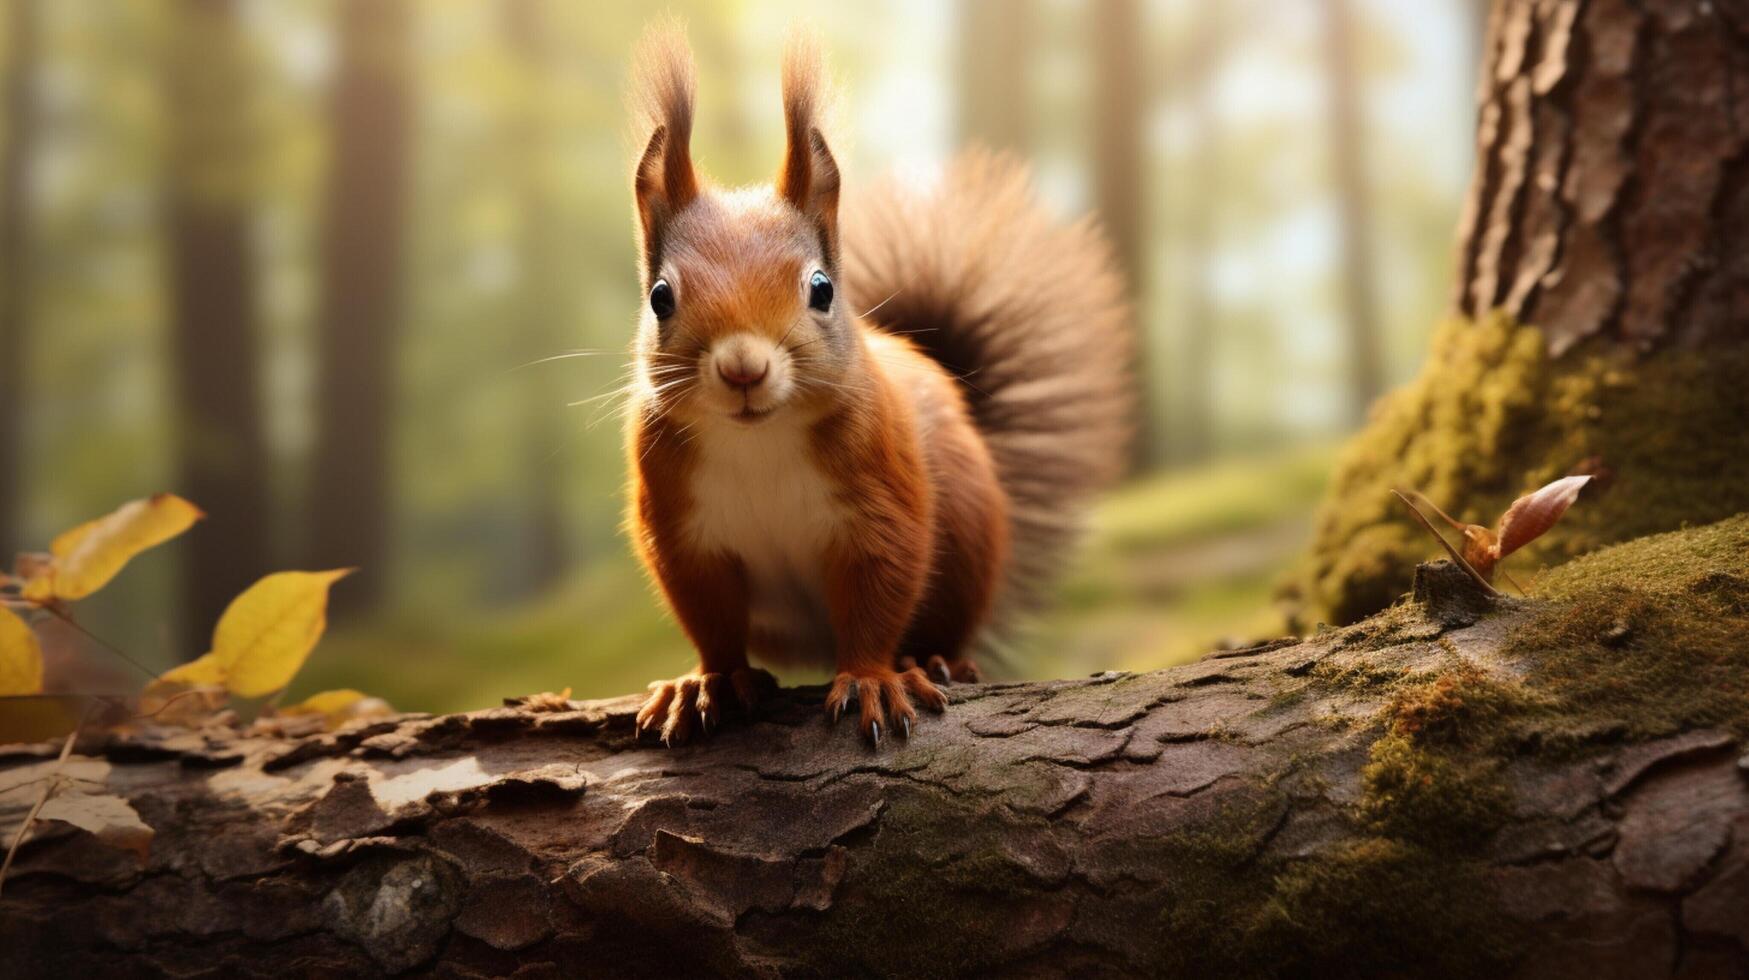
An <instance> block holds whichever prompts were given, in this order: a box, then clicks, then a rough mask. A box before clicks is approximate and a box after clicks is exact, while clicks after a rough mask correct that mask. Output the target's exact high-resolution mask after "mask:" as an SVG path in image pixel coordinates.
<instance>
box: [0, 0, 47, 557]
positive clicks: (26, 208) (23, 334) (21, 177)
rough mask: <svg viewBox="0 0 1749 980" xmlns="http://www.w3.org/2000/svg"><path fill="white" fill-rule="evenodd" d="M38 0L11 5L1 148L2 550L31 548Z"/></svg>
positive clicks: (9, 552)
mask: <svg viewBox="0 0 1749 980" xmlns="http://www.w3.org/2000/svg"><path fill="white" fill-rule="evenodd" d="M37 43H38V42H37V5H36V0H9V2H8V3H7V9H6V55H5V57H6V76H5V81H4V82H3V83H0V84H3V85H4V88H5V93H4V96H3V97H4V99H5V106H6V122H5V125H6V130H5V143H4V146H3V148H0V556H10V555H12V554H14V553H16V552H18V551H22V550H24V537H23V528H22V524H23V520H24V472H23V470H24V390H25V385H26V384H27V383H28V380H29V379H28V375H27V373H26V365H27V364H28V362H29V357H30V348H29V344H28V341H29V331H30V281H31V280H30V192H31V184H30V164H31V157H32V155H33V152H34V147H35V143H36V139H35V136H36V104H35V94H34V91H33V89H34V85H35V79H36V49H37Z"/></svg>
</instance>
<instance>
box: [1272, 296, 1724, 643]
mask: <svg viewBox="0 0 1749 980" xmlns="http://www.w3.org/2000/svg"><path fill="white" fill-rule="evenodd" d="M1746 376H1749V350H1744V351H1717V350H1713V351H1706V352H1695V351H1684V350H1678V349H1675V348H1667V349H1663V350H1660V351H1658V352H1655V353H1653V354H1650V355H1646V356H1644V357H1639V358H1637V359H1634V358H1633V356H1632V355H1631V354H1629V353H1627V352H1625V351H1622V350H1617V349H1614V348H1610V349H1605V348H1604V346H1603V345H1601V344H1594V345H1590V346H1584V347H1580V348H1577V349H1575V350H1572V351H1569V352H1567V353H1566V354H1565V355H1564V356H1562V357H1560V358H1558V359H1554V358H1550V357H1549V356H1548V354H1547V353H1546V349H1545V344H1544V339H1543V335H1542V333H1541V332H1540V331H1539V330H1537V329H1535V328H1534V327H1527V326H1520V325H1518V324H1515V323H1513V322H1511V321H1510V320H1509V319H1507V318H1505V317H1501V316H1492V317H1489V318H1487V319H1485V320H1482V321H1479V322H1476V323H1468V322H1453V323H1449V324H1447V325H1445V326H1444V327H1443V328H1442V329H1441V330H1440V331H1439V332H1438V334H1437V335H1436V336H1435V338H1434V342H1433V350H1432V352H1431V353H1430V355H1429V357H1428V360H1427V367H1426V369H1425V370H1424V371H1423V373H1422V375H1421V376H1420V377H1419V378H1418V379H1416V380H1415V381H1413V382H1411V383H1410V384H1409V385H1407V386H1405V387H1404V388H1402V389H1400V390H1398V391H1395V392H1393V393H1392V394H1390V395H1389V396H1387V397H1386V398H1385V399H1383V400H1381V401H1380V403H1379V404H1378V406H1377V407H1376V408H1375V410H1374V412H1373V416H1372V418H1371V420H1370V421H1369V422H1368V424H1367V426H1366V428H1365V429H1364V430H1363V431H1362V432H1361V433H1360V434H1358V435H1357V436H1355V438H1354V439H1353V440H1352V441H1351V442H1350V443H1349V445H1348V446H1347V447H1346V449H1345V450H1344V453H1343V456H1342V458H1341V459H1340V460H1339V462H1338V464H1337V467H1336V471H1335V474H1334V475H1333V477H1332V479H1331V486H1330V491H1329V493H1328V494H1327V495H1326V497H1325V501H1324V504H1323V506H1322V508H1321V510H1320V513H1319V516H1318V519H1317V522H1316V529H1315V534H1314V541H1313V545H1312V548H1311V551H1310V554H1309V555H1308V558H1307V560H1306V561H1305V562H1304V564H1303V565H1302V567H1301V568H1300V569H1299V571H1298V572H1297V573H1296V574H1295V575H1294V576H1293V578H1292V580H1291V581H1290V582H1289V583H1288V585H1287V589H1286V591H1287V592H1288V593H1289V594H1290V597H1292V598H1293V599H1294V600H1295V602H1296V603H1297V604H1298V605H1299V607H1300V610H1301V616H1302V618H1303V619H1306V620H1308V621H1309V620H1315V619H1320V618H1322V619H1327V620H1329V621H1331V622H1338V623H1347V622H1354V621H1356V620H1358V619H1360V618H1362V617H1364V616H1366V615H1368V614H1370V613H1373V612H1375V611H1377V610H1380V609H1383V608H1385V607H1386V606H1388V605H1389V604H1390V603H1391V601H1392V600H1393V599H1394V598H1395V597H1396V596H1397V595H1399V594H1400V593H1402V592H1403V591H1404V590H1405V589H1406V588H1408V585H1409V579H1410V575H1411V573H1412V571H1413V569H1414V566H1415V564H1416V563H1417V562H1419V561H1422V560H1425V559H1428V558H1431V557H1434V556H1435V555H1436V554H1437V551H1438V548H1437V545H1435V544H1434V543H1433V542H1431V541H1429V540H1427V537H1426V532H1425V531H1423V530H1422V529H1421V528H1419V527H1418V526H1416V525H1415V524H1414V523H1412V521H1411V519H1410V518H1409V517H1408V515H1407V513H1406V512H1405V511H1404V510H1403V509H1402V505H1401V504H1400V503H1399V502H1397V501H1396V500H1395V498H1393V497H1392V496H1391V495H1390V490H1391V488H1392V487H1410V488H1414V489H1417V490H1420V491H1421V492H1423V493H1425V494H1426V495H1427V496H1428V497H1429V498H1430V499H1432V500H1433V501H1434V502H1436V503H1438V504H1439V505H1440V506H1442V507H1443V508H1445V509H1446V510H1447V511H1448V512H1450V513H1451V514H1452V515H1453V516H1455V517H1457V518H1459V519H1460V520H1467V521H1472V522H1474V523H1478V524H1488V525H1492V524H1493V523H1494V521H1495V520H1496V519H1497V518H1498V517H1499V515H1500V513H1501V512H1502V511H1503V510H1504V509H1505V507H1506V506H1507V504H1509V503H1510V502H1511V501H1512V500H1513V499H1514V498H1515V497H1517V496H1518V495H1519V494H1521V493H1524V492H1526V491H1528V490H1531V489H1533V488H1535V487H1537V486H1540V485H1542V484H1543V483H1545V482H1547V481H1548V480H1551V479H1553V478H1555V477H1558V476H1561V475H1563V474H1565V473H1568V472H1571V471H1572V470H1573V469H1574V468H1575V467H1577V466H1579V465H1580V464H1581V463H1582V462H1584V461H1586V460H1589V459H1591V458H1593V457H1595V458H1598V459H1600V460H1601V461H1602V462H1603V463H1604V464H1605V465H1607V466H1608V467H1609V468H1611V469H1612V470H1613V471H1614V473H1615V479H1614V483H1613V486H1611V487H1609V488H1608V490H1607V491H1606V492H1603V493H1594V492H1592V491H1587V493H1586V495H1585V496H1584V497H1582V498H1581V499H1580V501H1579V503H1578V504H1577V505H1576V506H1575V507H1574V508H1573V510H1572V511H1571V512H1569V514H1568V515H1567V517H1566V518H1564V519H1563V520H1562V522H1561V523H1560V524H1559V525H1558V526H1557V527H1556V528H1555V530H1554V531H1552V532H1550V533H1549V534H1548V535H1546V536H1545V537H1544V538H1543V539H1542V540H1540V541H1538V542H1536V543H1535V544H1534V545H1532V546H1531V547H1529V548H1527V549H1526V550H1525V551H1524V552H1523V557H1519V556H1514V557H1513V558H1512V559H1511V560H1510V561H1511V563H1512V565H1514V566H1516V567H1518V568H1521V569H1528V568H1535V567H1536V566H1537V565H1538V564H1539V563H1546V564H1555V563H1559V562H1562V561H1565V560H1567V559H1569V558H1572V557H1573V556H1575V555H1579V554H1583V553H1585V552H1587V551H1590V550H1593V549H1595V548H1598V547H1601V546H1603V545H1607V544H1611V543H1614V542H1617V541H1624V540H1628V539H1631V538H1635V537H1639V536H1642V535H1646V534H1651V533H1655V532H1659V531H1668V530H1672V529H1675V528H1679V527H1682V526H1683V525H1684V524H1685V523H1687V524H1696V523H1705V522H1710V521H1716V520H1719V519H1721V518H1724V517H1728V516H1731V515H1733V514H1737V513H1740V512H1742V511H1745V510H1749V454H1745V453H1743V452H1741V451H1740V441H1741V440H1739V439H1737V438H1736V435H1737V434H1738V433H1739V432H1740V431H1741V427H1742V420H1743V419H1744V418H1749V385H1744V384H1743V383H1742V379H1743V378H1744V377H1746Z"/></svg>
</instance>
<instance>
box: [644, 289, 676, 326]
mask: <svg viewBox="0 0 1749 980" xmlns="http://www.w3.org/2000/svg"><path fill="white" fill-rule="evenodd" d="M650 312H651V313H654V314H656V319H658V320H666V319H668V318H669V317H671V316H673V315H674V287H673V286H670V285H668V280H666V279H658V280H656V285H654V286H651V287H650Z"/></svg>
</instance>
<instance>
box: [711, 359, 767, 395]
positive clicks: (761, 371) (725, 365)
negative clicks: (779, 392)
mask: <svg viewBox="0 0 1749 980" xmlns="http://www.w3.org/2000/svg"><path fill="white" fill-rule="evenodd" d="M770 370H771V362H770V361H768V360H764V359H760V360H758V361H754V360H753V359H752V358H723V359H721V360H719V361H717V374H718V375H720V376H722V379H723V380H724V381H726V382H728V384H729V386H730V387H733V388H751V387H753V386H754V385H757V384H758V383H760V382H761V381H764V380H765V375H766V373H767V372H769V371H770Z"/></svg>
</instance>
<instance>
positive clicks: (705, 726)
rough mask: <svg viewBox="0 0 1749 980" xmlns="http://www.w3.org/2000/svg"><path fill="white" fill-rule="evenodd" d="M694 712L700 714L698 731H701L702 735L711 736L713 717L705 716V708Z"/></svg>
mask: <svg viewBox="0 0 1749 980" xmlns="http://www.w3.org/2000/svg"><path fill="white" fill-rule="evenodd" d="M694 710H696V711H697V712H698V730H699V732H700V733H701V734H705V735H709V734H710V733H711V716H710V715H707V714H705V712H704V709H703V708H697V709H694Z"/></svg>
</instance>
